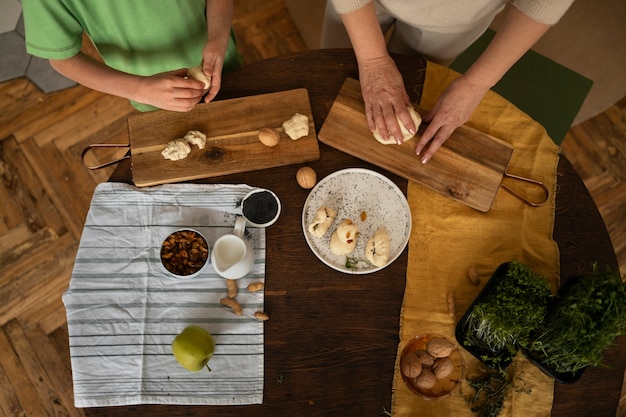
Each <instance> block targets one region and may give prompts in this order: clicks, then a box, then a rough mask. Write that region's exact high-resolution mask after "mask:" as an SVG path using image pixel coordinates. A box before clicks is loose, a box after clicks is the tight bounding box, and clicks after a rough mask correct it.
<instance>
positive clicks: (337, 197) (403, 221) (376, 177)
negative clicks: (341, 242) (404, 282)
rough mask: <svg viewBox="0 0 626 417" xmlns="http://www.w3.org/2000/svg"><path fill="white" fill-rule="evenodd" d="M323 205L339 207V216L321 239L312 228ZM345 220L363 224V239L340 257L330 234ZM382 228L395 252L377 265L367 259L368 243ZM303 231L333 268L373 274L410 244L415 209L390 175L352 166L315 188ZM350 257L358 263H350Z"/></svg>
mask: <svg viewBox="0 0 626 417" xmlns="http://www.w3.org/2000/svg"><path fill="white" fill-rule="evenodd" d="M321 206H328V207H331V208H333V209H335V210H336V211H337V217H336V218H335V221H334V222H333V224H332V225H331V226H330V228H329V229H328V231H327V232H326V234H325V235H324V236H322V237H321V238H317V237H315V236H313V235H311V234H310V233H309V231H308V227H309V224H310V223H311V222H312V221H313V218H314V217H315V213H316V212H317V210H318V209H319V208H320V207H321ZM362 213H365V216H362ZM345 219H350V220H352V221H353V222H355V223H356V224H357V225H358V226H359V238H358V240H357V244H356V248H355V250H354V252H352V253H351V254H349V255H347V256H345V255H344V256H339V255H335V254H333V253H332V252H331V251H330V237H331V235H332V233H333V232H334V231H335V229H336V228H337V225H338V224H339V223H341V222H342V221H343V220H345ZM379 227H384V228H385V229H386V230H387V233H388V234H389V239H390V247H391V251H390V254H389V261H388V262H387V264H386V265H383V266H380V267H377V266H374V265H372V264H370V263H369V262H368V261H367V258H366V257H365V245H366V243H367V241H368V240H369V239H370V238H371V237H372V236H373V235H374V233H376V230H378V228H379ZM302 230H303V233H304V237H305V239H306V241H307V243H308V244H309V247H310V248H311V250H312V251H313V253H314V254H315V255H316V256H317V257H318V258H319V259H320V260H321V261H322V262H324V263H325V264H326V265H328V266H329V267H331V268H333V269H336V270H337V271H341V272H345V273H347V274H369V273H372V272H376V271H379V270H381V269H383V268H385V267H386V266H387V265H389V264H391V263H392V262H393V261H395V260H396V259H397V258H398V256H400V254H401V253H402V251H403V250H404V248H405V247H406V245H407V243H408V241H409V236H410V234H411V210H410V209H409V204H408V202H407V200H406V197H405V196H404V194H403V193H402V191H400V189H399V188H398V187H397V186H396V185H395V184H394V183H393V182H392V181H391V180H390V179H389V178H387V177H385V176H384V175H381V174H379V173H378V172H375V171H371V170H368V169H362V168H349V169H344V170H341V171H337V172H334V173H332V174H330V175H328V176H326V177H324V178H323V179H322V180H320V181H319V182H318V183H317V185H316V186H315V187H314V188H313V189H312V190H311V193H310V194H309V196H308V197H307V199H306V201H305V203H304V208H303V210H302ZM347 258H351V259H353V260H356V261H357V262H351V264H352V265H350V266H346V261H347Z"/></svg>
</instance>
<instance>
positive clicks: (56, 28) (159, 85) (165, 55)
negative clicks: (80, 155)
mask: <svg viewBox="0 0 626 417" xmlns="http://www.w3.org/2000/svg"><path fill="white" fill-rule="evenodd" d="M22 7H23V12H24V24H25V29H26V50H27V52H28V53H30V54H32V55H36V56H39V57H41V58H45V59H49V60H50V64H51V65H52V67H53V68H54V69H56V70H57V71H58V72H59V73H61V74H63V75H64V76H66V77H67V78H70V79H72V80H74V81H76V82H77V83H79V84H82V85H84V86H86V87H89V88H92V89H94V90H98V91H101V92H104V93H108V94H113V95H116V96H120V97H124V98H128V99H129V100H131V103H132V104H133V105H134V106H135V107H136V108H137V109H139V110H141V111H147V110H154V109H157V108H160V109H166V110H173V111H189V110H191V109H192V108H193V107H194V106H195V105H196V104H197V103H198V102H200V100H201V98H202V96H203V95H204V96H205V97H204V101H205V102H208V101H210V100H212V99H213V98H214V97H215V96H216V95H217V92H218V91H219V88H220V85H221V73H222V71H230V70H233V69H236V68H239V67H241V66H242V58H241V55H240V54H239V51H238V50H237V47H236V44H235V41H234V36H233V33H232V30H231V22H232V14H233V0H206V1H205V0H132V1H128V0H106V1H101V0H22ZM83 32H85V33H86V34H87V35H88V36H89V38H90V39H91V40H92V42H93V43H94V45H95V46H96V48H97V50H98V52H99V54H100V56H101V57H102V59H103V61H104V63H102V62H100V61H98V60H95V59H93V58H91V57H90V56H88V55H86V54H84V53H83V52H81V46H82V39H83V38H82V36H83ZM196 65H202V68H203V70H204V73H205V74H206V75H208V76H209V77H210V78H211V87H210V89H209V90H208V92H207V91H206V90H203V88H204V84H203V83H202V82H200V81H196V80H193V79H186V78H185V75H186V73H187V68H189V67H192V66H196ZM205 94H206V95H205Z"/></svg>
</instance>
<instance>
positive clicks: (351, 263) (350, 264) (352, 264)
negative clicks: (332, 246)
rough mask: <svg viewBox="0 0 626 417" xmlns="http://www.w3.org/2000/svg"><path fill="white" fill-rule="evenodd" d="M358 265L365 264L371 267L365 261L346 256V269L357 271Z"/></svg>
mask: <svg viewBox="0 0 626 417" xmlns="http://www.w3.org/2000/svg"><path fill="white" fill-rule="evenodd" d="M360 263H365V264H366V265H371V264H370V263H369V261H367V260H365V259H359V258H351V257H349V256H346V268H350V269H357V268H358V266H359V264H360Z"/></svg>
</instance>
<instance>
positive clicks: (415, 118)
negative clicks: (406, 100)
mask: <svg viewBox="0 0 626 417" xmlns="http://www.w3.org/2000/svg"><path fill="white" fill-rule="evenodd" d="M407 109H408V110H409V114H410V115H411V119H413V123H415V129H416V131H417V129H418V128H419V127H420V124H421V123H422V117H421V116H420V115H419V113H418V112H416V111H415V109H414V108H413V107H411V106H408V107H407ZM397 117H398V116H397V115H396V118H397ZM398 124H399V125H400V130H401V131H402V142H406V141H408V140H411V139H413V137H414V136H415V135H414V134H412V133H411V132H409V131H408V130H407V128H406V127H404V124H403V123H402V122H401V121H400V119H398ZM373 134H374V138H375V139H376V140H377V141H379V142H380V143H382V144H383V145H397V142H396V140H395V139H394V138H393V137H392V136H389V139H387V140H385V139H383V137H382V135H381V134H380V132H379V131H378V128H376V130H375V131H374V133H373Z"/></svg>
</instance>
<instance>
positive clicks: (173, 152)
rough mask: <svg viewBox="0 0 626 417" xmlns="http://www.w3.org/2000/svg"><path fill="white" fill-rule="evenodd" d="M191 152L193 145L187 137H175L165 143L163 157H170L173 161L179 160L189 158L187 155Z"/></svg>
mask: <svg viewBox="0 0 626 417" xmlns="http://www.w3.org/2000/svg"><path fill="white" fill-rule="evenodd" d="M190 152H191V146H189V143H187V141H186V140H185V139H174V140H171V141H169V142H168V143H167V145H165V149H163V150H162V151H161V155H163V158H165V159H170V160H172V161H179V160H181V159H185V158H187V155H189V153H190Z"/></svg>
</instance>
